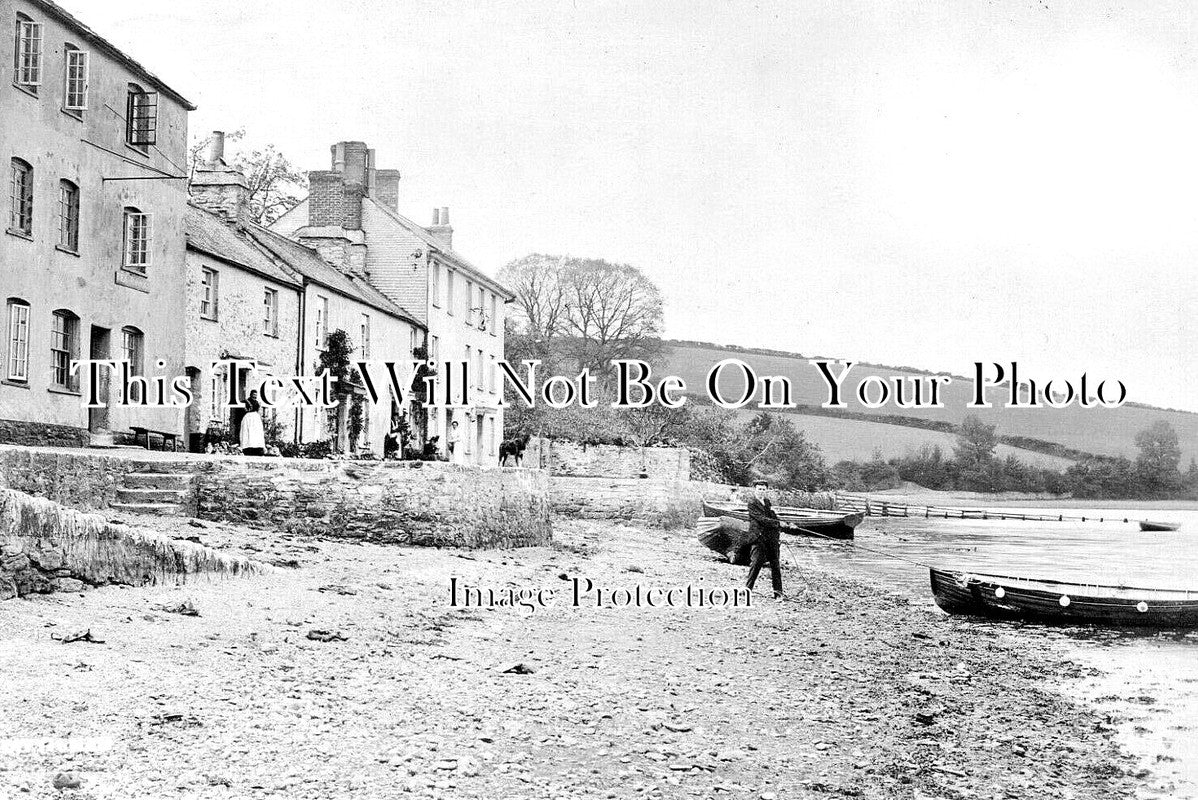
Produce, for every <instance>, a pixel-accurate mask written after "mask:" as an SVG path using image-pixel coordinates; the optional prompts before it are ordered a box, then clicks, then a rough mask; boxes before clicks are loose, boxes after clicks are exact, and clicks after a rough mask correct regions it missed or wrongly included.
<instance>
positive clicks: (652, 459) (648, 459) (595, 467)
mask: <svg viewBox="0 0 1198 800" xmlns="http://www.w3.org/2000/svg"><path fill="white" fill-rule="evenodd" d="M524 466H526V467H533V468H539V469H544V470H547V471H548V472H549V473H550V474H551V475H572V476H579V477H602V478H640V477H648V478H653V479H657V480H676V481H685V480H689V479H690V476H691V454H690V451H689V450H687V449H686V448H685V447H620V446H618V445H612V444H583V443H581V442H572V441H569V440H567V439H542V438H538V437H534V438H532V439H530V440H529V442H528V448H527V449H526V450H525V451H524Z"/></svg>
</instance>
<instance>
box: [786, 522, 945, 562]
mask: <svg viewBox="0 0 1198 800" xmlns="http://www.w3.org/2000/svg"><path fill="white" fill-rule="evenodd" d="M787 527H788V528H793V529H794V530H797V531H802V532H803V533H805V534H807V535H808V536H818V537H819V538H821V539H827V540H828V541H830V542H836V543H837V544H842V545H849V546H852V547H855V548H857V549H858V550H862V551H864V552H866V553H873V554H874V555H879V556H885V557H886V558H893V559H896V560H898V561H906V562H907V563H908V564H914V565H915V566H917V567H923V568H924V569H934V567H933V566H932V565H931V564H925V563H924V562H922V561H917V560H915V559H914V558H907V557H906V556H900V555H899V554H898V553H891V552H888V551H886V550H878V549H875V548H873V547H866V546H865V545H862V544H858V543H857V540H856V539H852V540H849V539H837V538H836V537H835V536H828V535H827V534H826V533H820V532H819V531H813V530H811V529H810V528H801V527H799V526H798V525H793V524H791V525H787ZM786 546H787V547H789V546H790V542H787V543H786ZM792 555H793V554H792ZM796 564H797V562H796Z"/></svg>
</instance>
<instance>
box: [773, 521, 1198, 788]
mask: <svg viewBox="0 0 1198 800" xmlns="http://www.w3.org/2000/svg"><path fill="white" fill-rule="evenodd" d="M1002 510H1003V511H1004V512H1008V513H1010V512H1014V513H1019V512H1020V511H1026V512H1028V513H1042V514H1061V513H1063V514H1066V515H1069V516H1086V517H1088V518H1090V517H1092V518H1094V519H1095V520H1096V519H1097V518H1098V517H1104V518H1105V519H1106V520H1108V521H1106V522H1097V521H1093V522H1084V523H1083V522H1080V521H1065V522H1055V521H1054V522H1018V521H997V520H944V519H940V520H927V519H920V518H894V517H886V518H882V517H870V518H868V519H867V520H866V521H865V522H864V523H862V525H861V526H860V527H859V528H858V529H857V539H856V543H857V544H858V545H861V546H863V547H868V548H871V549H876V550H884V551H886V552H888V553H894V554H897V555H901V556H904V557H906V558H909V559H913V560H915V561H919V562H923V563H927V564H934V565H936V566H943V567H948V568H960V569H964V570H969V571H975V572H993V573H997V574H1000V575H1016V576H1025V577H1031V578H1050V579H1057V580H1077V581H1081V582H1086V583H1103V584H1114V585H1125V586H1142V587H1152V588H1158V587H1159V588H1177V589H1198V510H1196V509H1185V510H1161V509H1159V508H1154V509H1152V510H1151V511H1145V510H1143V509H1140V510H1133V509H1112V508H1106V509H1101V510H1098V509H1074V508H1070V509H1060V508H1051V509H1048V508H1035V507H1032V506H1028V507H1026V508H1023V507H1021V508H1013V507H1009V506H1004V507H1003V509H1002ZM1112 517H1113V518H1115V519H1116V520H1118V521H1117V522H1111V521H1109V520H1111V518H1112ZM1124 517H1126V518H1128V519H1130V520H1139V519H1144V518H1148V519H1154V520H1167V521H1170V522H1179V523H1181V529H1180V530H1179V531H1175V532H1163V533H1147V532H1141V531H1140V530H1139V526H1138V525H1136V524H1135V523H1134V522H1132V523H1130V524H1125V523H1123V522H1122V519H1123V518H1124ZM785 538H786V540H787V541H788V542H789V544H790V545H791V548H792V551H793V552H794V553H795V554H796V555H798V557H799V558H800V559H801V560H806V559H807V558H811V559H814V560H815V562H816V563H821V562H826V563H829V564H831V563H839V564H841V565H843V564H844V563H845V562H849V563H850V564H851V565H852V566H853V568H854V571H856V572H859V573H863V574H866V575H869V576H872V577H875V578H879V579H881V580H882V581H883V582H884V583H885V584H887V585H889V586H891V587H892V588H895V589H898V590H899V591H901V592H903V593H905V594H907V595H908V596H910V597H911V598H912V599H913V600H915V601H917V602H926V603H927V605H928V606H929V607H935V604H934V603H933V601H932V593H931V589H930V587H929V585H928V571H927V570H926V569H924V568H922V567H917V566H914V565H912V564H910V563H906V562H904V561H901V560H898V559H896V558H891V557H886V556H882V555H878V554H876V553H871V552H868V551H866V550H862V549H859V548H858V547H855V546H852V545H849V544H838V543H832V542H827V541H819V540H811V539H803V540H798V539H794V538H791V537H785ZM783 558H784V559H788V558H789V556H787V555H786V553H783ZM985 624H994V623H985ZM1016 629H1017V630H1018V631H1019V632H1020V635H1026V636H1028V637H1029V638H1036V639H1038V640H1039V641H1041V642H1043V643H1044V646H1046V647H1056V646H1059V644H1060V642H1061V639H1062V637H1063V638H1064V640H1065V642H1066V644H1067V646H1068V648H1069V650H1070V654H1071V656H1072V657H1073V658H1074V660H1076V661H1078V662H1080V663H1082V664H1084V665H1086V666H1091V667H1095V668H1097V670H1098V671H1099V672H1100V673H1101V677H1098V678H1094V679H1089V680H1086V681H1085V682H1083V683H1079V685H1075V686H1069V687H1066V691H1068V692H1069V693H1070V694H1072V695H1073V696H1076V697H1078V698H1080V699H1082V700H1084V701H1085V702H1088V703H1091V704H1093V705H1094V706H1096V707H1097V708H1098V709H1099V710H1100V711H1103V712H1106V713H1111V714H1112V715H1114V717H1115V718H1116V719H1119V720H1123V722H1122V723H1121V724H1120V725H1119V737H1120V740H1121V743H1122V744H1123V745H1124V747H1125V748H1126V749H1127V750H1128V751H1129V752H1131V753H1133V754H1134V755H1135V756H1136V757H1137V758H1139V759H1140V761H1141V762H1142V763H1141V766H1142V767H1143V768H1146V769H1148V770H1149V771H1150V774H1149V775H1148V776H1147V777H1145V778H1144V783H1143V789H1142V795H1143V796H1144V797H1152V798H1157V797H1169V798H1198V631H1195V632H1177V631H1172V632H1165V631H1159V632H1151V631H1149V632H1129V631H1111V630H1099V629H1093V628H1077V627H1071V628H1047V629H1046V628H1043V627H1040V626H1030V625H1029V626H1022V627H1018V628H1016Z"/></svg>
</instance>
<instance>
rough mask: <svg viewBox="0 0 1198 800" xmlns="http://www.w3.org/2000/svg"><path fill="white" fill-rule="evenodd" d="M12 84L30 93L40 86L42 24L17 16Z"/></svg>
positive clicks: (23, 16) (21, 15)
mask: <svg viewBox="0 0 1198 800" xmlns="http://www.w3.org/2000/svg"><path fill="white" fill-rule="evenodd" d="M14 53H15V58H14V62H13V71H14V74H13V83H15V84H16V85H17V86H20V87H22V88H25V89H28V90H29V91H31V92H36V91H37V87H38V86H41V85H42V24H41V23H40V22H34V21H33V20H32V19H30V18H29V17H27V16H25V15H24V14H17V37H16V48H15V50H14Z"/></svg>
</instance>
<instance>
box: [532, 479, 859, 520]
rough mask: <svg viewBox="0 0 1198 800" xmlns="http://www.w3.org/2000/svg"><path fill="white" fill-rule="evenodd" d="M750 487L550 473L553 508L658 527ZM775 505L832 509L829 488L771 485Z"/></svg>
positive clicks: (743, 495) (570, 514) (566, 513)
mask: <svg viewBox="0 0 1198 800" xmlns="http://www.w3.org/2000/svg"><path fill="white" fill-rule="evenodd" d="M751 491H752V490H751V489H749V488H748V487H745V486H730V485H728V484H723V483H711V482H708V481H661V480H651V479H636V478H583V477H569V476H555V477H554V478H553V482H552V484H551V493H550V499H551V502H552V505H553V513H555V514H561V515H563V516H567V517H580V518H582V519H614V520H622V521H624V522H629V523H636V524H640V525H648V526H651V527H657V528H689V527H692V526H693V525H694V524H695V522H696V521H697V520H698V519H699V517H700V516H701V515H702V513H703V511H702V500H703V499H704V498H706V499H708V500H717V501H718V500H744V499H747V497H748V495H749V493H750V492H751ZM768 494H769V497H770V499H771V500H772V501H773V503H774V504H775V505H780V506H781V505H787V506H806V507H812V508H832V507H833V506H834V505H835V496H834V495H833V494H831V493H829V492H816V493H814V494H809V493H806V492H785V491H775V490H772V489H771V490H770V491H769V492H768Z"/></svg>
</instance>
